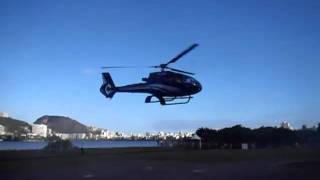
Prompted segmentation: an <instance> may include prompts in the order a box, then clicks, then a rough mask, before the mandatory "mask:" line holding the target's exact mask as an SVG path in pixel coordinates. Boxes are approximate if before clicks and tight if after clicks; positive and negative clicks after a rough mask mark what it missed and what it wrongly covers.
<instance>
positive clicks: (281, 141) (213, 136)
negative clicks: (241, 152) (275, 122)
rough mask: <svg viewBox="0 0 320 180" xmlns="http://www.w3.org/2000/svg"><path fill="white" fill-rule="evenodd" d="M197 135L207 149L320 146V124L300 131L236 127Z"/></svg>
mask: <svg viewBox="0 0 320 180" xmlns="http://www.w3.org/2000/svg"><path fill="white" fill-rule="evenodd" d="M196 133H197V135H198V136H200V137H201V139H202V147H203V148H205V149H211V148H240V147H241V144H242V143H248V144H249V146H250V147H252V148H266V147H281V146H319V145H320V123H319V124H318V127H317V128H309V129H308V128H306V126H303V128H302V129H298V130H290V129H285V128H277V127H263V126H262V127H260V128H257V129H250V128H246V127H243V126H241V125H236V126H233V127H230V128H224V129H220V130H215V129H210V128H200V129H198V130H197V132H196Z"/></svg>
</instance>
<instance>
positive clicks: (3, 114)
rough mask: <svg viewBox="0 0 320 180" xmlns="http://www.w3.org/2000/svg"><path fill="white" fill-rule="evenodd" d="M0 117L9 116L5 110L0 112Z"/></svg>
mask: <svg viewBox="0 0 320 180" xmlns="http://www.w3.org/2000/svg"><path fill="white" fill-rule="evenodd" d="M0 117H5V118H8V117H9V114H8V113H6V112H0Z"/></svg>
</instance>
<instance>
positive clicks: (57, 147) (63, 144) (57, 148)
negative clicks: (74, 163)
mask: <svg viewBox="0 0 320 180" xmlns="http://www.w3.org/2000/svg"><path fill="white" fill-rule="evenodd" d="M74 149H77V147H75V146H73V145H72V143H71V141H69V140H62V139H57V140H52V141H49V143H48V145H47V146H46V147H44V150H45V151H48V152H65V151H70V150H74Z"/></svg>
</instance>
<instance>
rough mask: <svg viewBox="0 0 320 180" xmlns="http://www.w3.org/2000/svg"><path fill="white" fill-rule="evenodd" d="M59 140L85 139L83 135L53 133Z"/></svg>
mask: <svg viewBox="0 0 320 180" xmlns="http://www.w3.org/2000/svg"><path fill="white" fill-rule="evenodd" d="M55 135H56V136H58V137H60V138H61V139H85V137H86V134H85V133H55Z"/></svg>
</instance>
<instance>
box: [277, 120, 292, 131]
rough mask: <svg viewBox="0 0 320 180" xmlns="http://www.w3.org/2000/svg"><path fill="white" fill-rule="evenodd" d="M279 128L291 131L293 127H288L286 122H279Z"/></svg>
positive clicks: (288, 124)
mask: <svg viewBox="0 0 320 180" xmlns="http://www.w3.org/2000/svg"><path fill="white" fill-rule="evenodd" d="M280 127H281V128H284V129H290V130H293V127H292V126H291V125H290V123H289V122H287V121H283V122H281V124H280Z"/></svg>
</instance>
